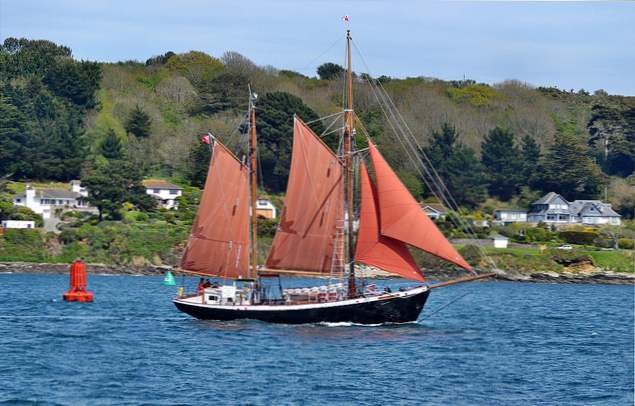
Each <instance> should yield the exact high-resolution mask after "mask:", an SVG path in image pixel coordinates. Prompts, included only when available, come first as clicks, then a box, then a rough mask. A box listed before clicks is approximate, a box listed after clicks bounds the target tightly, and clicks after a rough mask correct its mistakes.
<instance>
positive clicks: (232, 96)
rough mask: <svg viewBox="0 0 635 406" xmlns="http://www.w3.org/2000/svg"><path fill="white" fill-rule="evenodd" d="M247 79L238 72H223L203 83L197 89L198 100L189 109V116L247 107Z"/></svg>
mask: <svg viewBox="0 0 635 406" xmlns="http://www.w3.org/2000/svg"><path fill="white" fill-rule="evenodd" d="M247 83H248V78H247V76H245V75H244V74H242V73H240V72H223V73H221V74H220V75H218V76H216V77H213V78H211V79H208V80H205V81H203V82H202V83H201V84H200V86H199V88H200V90H199V100H198V102H197V103H194V105H193V106H191V107H190V109H189V110H190V113H191V114H197V113H207V114H214V113H216V112H219V111H223V110H228V109H235V108H238V107H241V106H244V107H245V108H246V105H247V96H248V94H247V85H246V84H247Z"/></svg>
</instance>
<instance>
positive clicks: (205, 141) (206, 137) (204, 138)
mask: <svg viewBox="0 0 635 406" xmlns="http://www.w3.org/2000/svg"><path fill="white" fill-rule="evenodd" d="M210 135H211V134H209V133H207V134H205V135H203V136H201V142H202V143H203V144H207V145H209V144H210V143H211V142H212V140H211V138H212V137H210Z"/></svg>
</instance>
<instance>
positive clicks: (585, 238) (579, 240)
mask: <svg viewBox="0 0 635 406" xmlns="http://www.w3.org/2000/svg"><path fill="white" fill-rule="evenodd" d="M558 237H560V238H561V239H562V240H564V241H565V242H567V243H569V244H578V245H593V244H594V243H595V241H596V240H597V238H598V233H597V232H595V231H575V230H565V231H560V232H559V233H558Z"/></svg>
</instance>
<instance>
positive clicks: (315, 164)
mask: <svg viewBox="0 0 635 406" xmlns="http://www.w3.org/2000/svg"><path fill="white" fill-rule="evenodd" d="M291 157H292V158H291V168H290V171H289V180H288V184H287V194H286V196H285V199H284V209H283V211H282V216H281V219H280V224H279V225H278V230H277V232H276V236H275V237H274V240H273V243H272V245H271V251H270V252H269V257H268V258H267V267H268V268H272V269H280V270H285V269H289V270H299V271H305V272H309V273H316V274H328V273H330V272H331V267H332V262H333V261H332V258H333V255H334V248H333V247H334V245H335V236H336V227H337V226H338V224H337V221H338V219H339V220H340V221H342V213H343V211H342V208H343V196H342V194H343V191H342V165H341V163H340V161H339V160H338V158H337V156H335V154H334V153H333V151H331V150H330V149H329V148H328V147H327V146H326V145H325V144H324V143H323V142H322V140H320V138H319V137H318V136H317V135H316V134H315V133H314V132H313V131H312V130H311V129H310V128H309V127H308V126H307V125H306V124H304V123H303V122H302V121H301V120H300V119H298V118H295V119H294V123H293V151H292V155H291ZM340 255H341V254H340Z"/></svg>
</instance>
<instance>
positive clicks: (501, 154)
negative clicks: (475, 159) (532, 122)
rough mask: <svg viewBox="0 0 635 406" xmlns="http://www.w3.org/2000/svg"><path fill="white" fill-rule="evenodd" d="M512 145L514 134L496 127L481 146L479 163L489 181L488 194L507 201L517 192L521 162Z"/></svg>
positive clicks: (517, 152)
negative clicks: (481, 164)
mask: <svg viewBox="0 0 635 406" xmlns="http://www.w3.org/2000/svg"><path fill="white" fill-rule="evenodd" d="M518 158H519V151H518V148H517V147H516V144H515V143H514V133H512V132H511V131H510V130H508V129H503V128H501V127H498V126H497V127H496V128H494V129H493V130H491V131H490V132H489V133H488V134H487V135H486V136H485V139H484V141H483V143H482V144H481V162H482V163H483V166H484V167H485V170H486V173H487V176H488V180H489V193H490V195H493V196H498V197H499V198H501V199H502V200H509V199H510V198H511V197H512V196H513V195H514V194H516V193H517V192H518V189H519V187H520V183H521V176H522V174H521V169H522V168H521V161H520V160H519V159H518Z"/></svg>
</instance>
